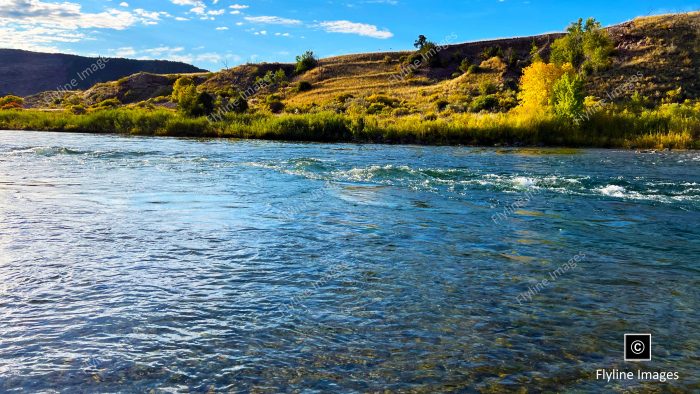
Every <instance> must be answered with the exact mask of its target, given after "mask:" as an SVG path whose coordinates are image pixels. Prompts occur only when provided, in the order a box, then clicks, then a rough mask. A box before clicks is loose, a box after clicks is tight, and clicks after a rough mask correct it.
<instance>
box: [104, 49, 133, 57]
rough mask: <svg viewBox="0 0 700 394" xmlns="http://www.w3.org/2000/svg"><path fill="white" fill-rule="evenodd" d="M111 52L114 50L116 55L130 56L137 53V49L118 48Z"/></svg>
mask: <svg viewBox="0 0 700 394" xmlns="http://www.w3.org/2000/svg"><path fill="white" fill-rule="evenodd" d="M110 52H112V53H113V54H114V56H116V57H130V56H134V55H136V51H135V50H134V48H133V47H122V48H117V50H115V51H110Z"/></svg>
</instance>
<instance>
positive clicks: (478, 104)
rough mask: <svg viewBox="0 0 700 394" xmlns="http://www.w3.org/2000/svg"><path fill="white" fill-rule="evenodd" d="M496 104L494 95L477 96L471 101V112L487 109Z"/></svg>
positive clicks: (496, 100) (496, 99)
mask: <svg viewBox="0 0 700 394" xmlns="http://www.w3.org/2000/svg"><path fill="white" fill-rule="evenodd" d="M497 105H498V98H497V97H496V96H494V95H487V96H479V97H477V98H476V99H475V100H474V102H472V106H471V109H472V112H481V111H488V110H491V109H493V108H495V107H496V106H497Z"/></svg>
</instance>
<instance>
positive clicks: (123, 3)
mask: <svg viewBox="0 0 700 394" xmlns="http://www.w3.org/2000/svg"><path fill="white" fill-rule="evenodd" d="M119 6H121V7H129V3H127V2H126V1H122V2H121V3H119Z"/></svg>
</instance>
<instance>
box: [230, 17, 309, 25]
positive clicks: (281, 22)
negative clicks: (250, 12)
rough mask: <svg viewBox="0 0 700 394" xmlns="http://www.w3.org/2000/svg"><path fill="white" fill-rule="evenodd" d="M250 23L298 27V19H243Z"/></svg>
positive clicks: (299, 22)
mask: <svg viewBox="0 0 700 394" xmlns="http://www.w3.org/2000/svg"><path fill="white" fill-rule="evenodd" d="M243 19H245V20H247V21H248V22H252V23H264V24H270V25H300V24H301V21H300V20H298V19H288V18H281V17H279V16H246V17H245V18H243Z"/></svg>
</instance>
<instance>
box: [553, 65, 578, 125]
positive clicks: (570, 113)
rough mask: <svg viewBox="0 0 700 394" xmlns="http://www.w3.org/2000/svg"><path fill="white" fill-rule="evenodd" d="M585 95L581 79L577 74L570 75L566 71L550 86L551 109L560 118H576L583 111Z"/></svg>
mask: <svg viewBox="0 0 700 394" xmlns="http://www.w3.org/2000/svg"><path fill="white" fill-rule="evenodd" d="M585 96H586V95H585V92H584V86H583V79H582V78H581V77H580V76H578V75H575V76H571V75H570V74H568V73H566V74H564V75H562V76H561V78H559V79H558V80H557V81H556V82H555V83H554V86H553V88H552V109H553V110H554V113H555V114H556V115H557V116H559V117H561V118H566V119H569V120H574V119H578V118H579V117H580V116H581V114H582V113H583V99H584V97H585Z"/></svg>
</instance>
